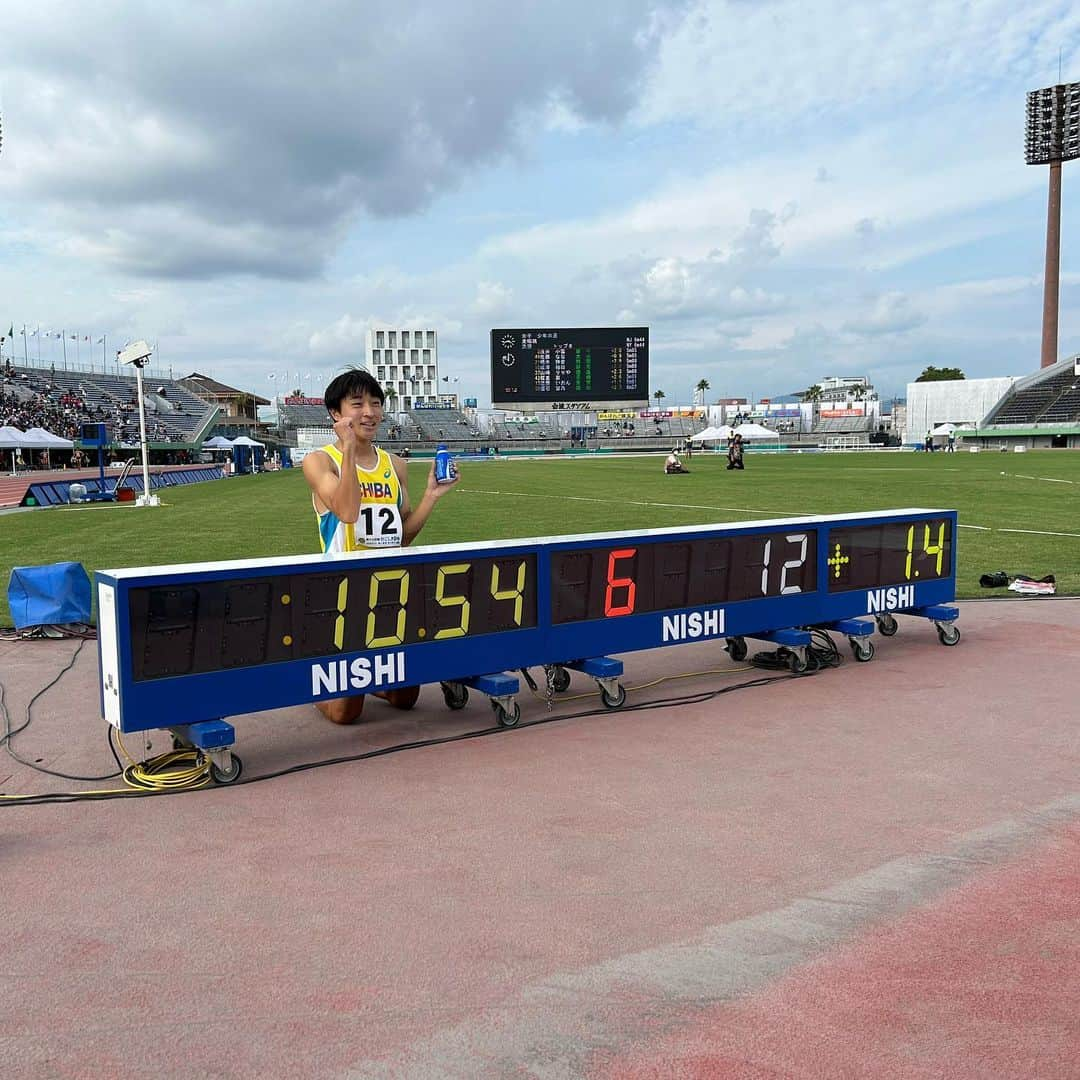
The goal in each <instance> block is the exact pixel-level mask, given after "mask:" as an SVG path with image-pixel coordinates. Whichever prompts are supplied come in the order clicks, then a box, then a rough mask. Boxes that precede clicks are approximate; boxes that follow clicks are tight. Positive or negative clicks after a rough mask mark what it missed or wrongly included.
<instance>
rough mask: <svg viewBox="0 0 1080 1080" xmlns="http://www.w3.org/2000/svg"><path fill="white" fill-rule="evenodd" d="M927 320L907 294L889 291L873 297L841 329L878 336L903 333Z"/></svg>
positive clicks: (866, 335)
mask: <svg viewBox="0 0 1080 1080" xmlns="http://www.w3.org/2000/svg"><path fill="white" fill-rule="evenodd" d="M925 322H926V316H925V315H924V314H923V313H922V312H921V311H917V310H916V309H915V308H914V307H913V306H912V304H911V301H910V299H909V298H908V297H907V296H905V295H904V294H903V293H899V292H889V293H883V294H882V295H880V296H875V297H872V298H871V299H870V301H869V303H868V304H867V305H866V306H865V307H864V309H863V310H862V311H861V312H859V313H858V314H856V315H855V317H854V318H850V319H847V320H846V321H845V322H844V323H843V325H842V326H841V329H842V330H846V331H847V332H848V333H852V334H859V335H862V336H864V337H877V336H879V335H883V334H902V333H904V332H905V331H907V330H914V329H915V327H916V326H921V325H922V324H923V323H925Z"/></svg>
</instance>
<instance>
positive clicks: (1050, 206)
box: [1024, 83, 1080, 367]
mask: <svg viewBox="0 0 1080 1080" xmlns="http://www.w3.org/2000/svg"><path fill="white" fill-rule="evenodd" d="M1024 157H1025V159H1026V160H1027V163H1028V164H1029V165H1049V166H1050V196H1049V200H1048V203H1047V208H1046V270H1045V273H1044V275H1043V328H1042V359H1041V363H1040V366H1041V367H1050V366H1051V365H1052V364H1056V363H1057V358H1058V357H1057V351H1058V275H1059V272H1060V267H1061V163H1062V162H1063V161H1071V160H1072V159H1073V158H1078V157H1080V83H1059V84H1058V85H1057V86H1048V87H1046V88H1045V89H1043V90H1032V91H1030V92H1029V93H1028V96H1027V129H1026V132H1025V138H1024Z"/></svg>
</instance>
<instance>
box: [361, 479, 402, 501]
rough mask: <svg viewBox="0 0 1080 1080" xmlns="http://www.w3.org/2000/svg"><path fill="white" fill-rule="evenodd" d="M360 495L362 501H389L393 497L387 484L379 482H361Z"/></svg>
mask: <svg viewBox="0 0 1080 1080" xmlns="http://www.w3.org/2000/svg"><path fill="white" fill-rule="evenodd" d="M360 495H361V497H362V498H364V499H391V498H393V496H394V493H393V491H392V490H391V488H390V485H389V484H384V483H383V482H382V481H381V480H374V481H371V480H361V481H360Z"/></svg>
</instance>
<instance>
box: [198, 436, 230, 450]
mask: <svg viewBox="0 0 1080 1080" xmlns="http://www.w3.org/2000/svg"><path fill="white" fill-rule="evenodd" d="M232 447H233V444H232V441H231V440H229V439H226V438H225V436H224V435H215V436H214V437H213V438H212V439H207V440H206V442H204V443H203V444H202V448H203V449H204V450H231V449H232Z"/></svg>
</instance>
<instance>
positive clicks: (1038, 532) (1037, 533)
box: [998, 529, 1080, 538]
mask: <svg viewBox="0 0 1080 1080" xmlns="http://www.w3.org/2000/svg"><path fill="white" fill-rule="evenodd" d="M998 532H1007V533H1023V534H1024V535H1025V536H1075V537H1077V538H1080V533H1059V532H1043V531H1042V530H1041V529H998Z"/></svg>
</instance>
